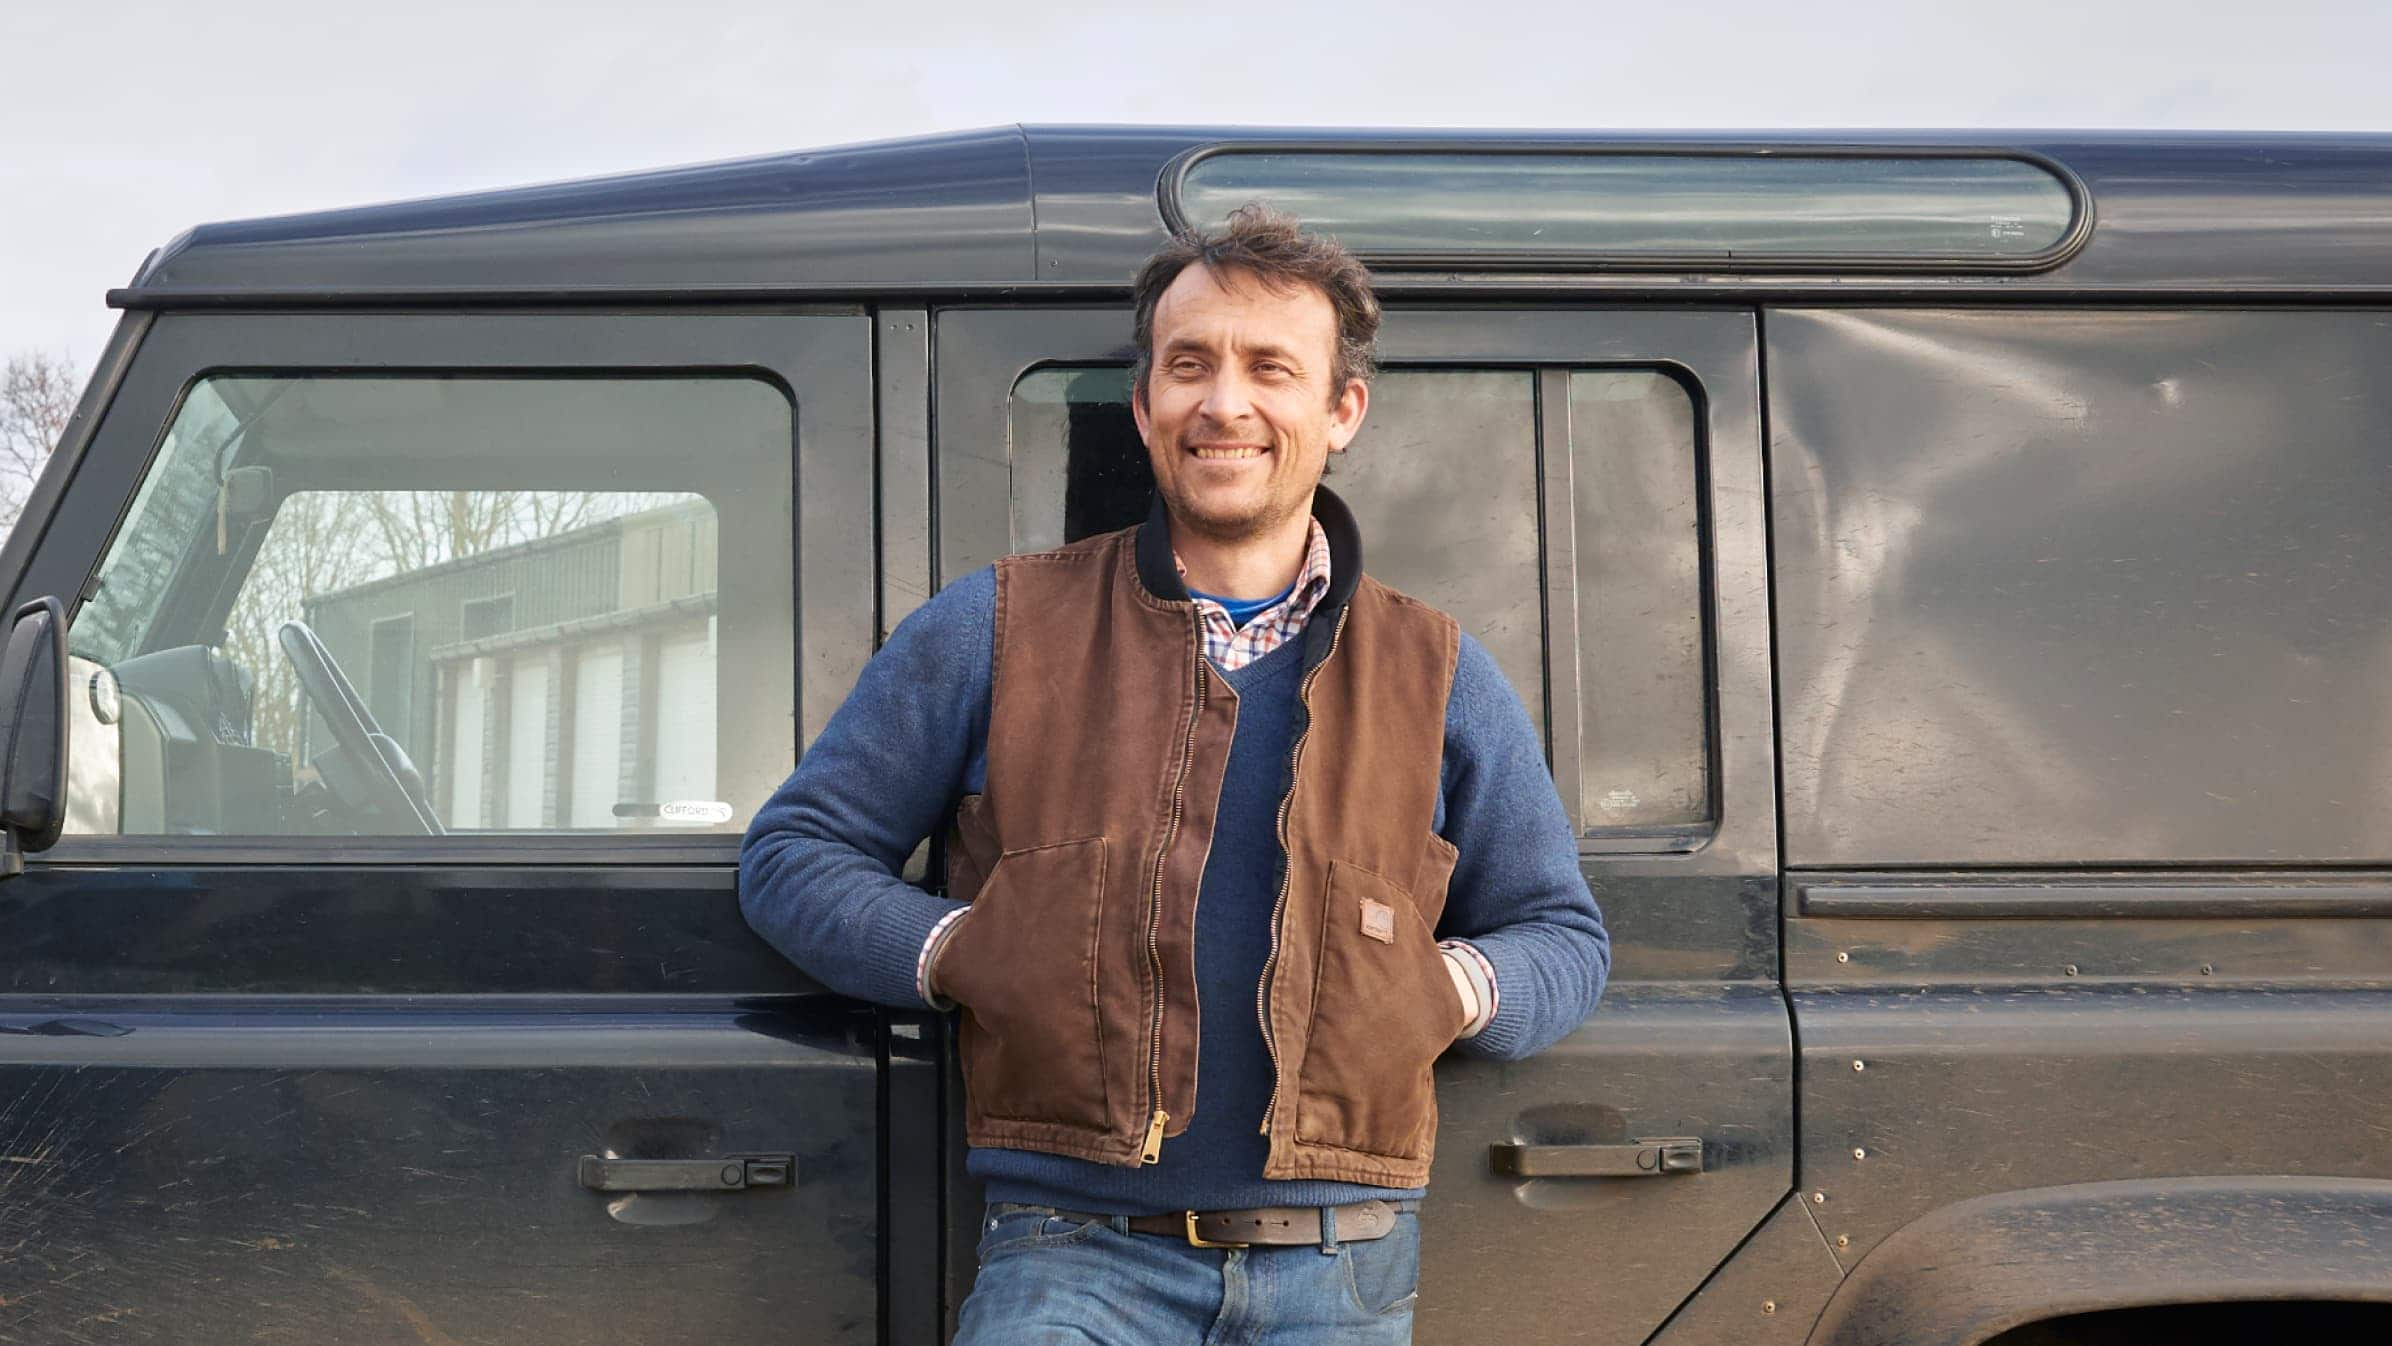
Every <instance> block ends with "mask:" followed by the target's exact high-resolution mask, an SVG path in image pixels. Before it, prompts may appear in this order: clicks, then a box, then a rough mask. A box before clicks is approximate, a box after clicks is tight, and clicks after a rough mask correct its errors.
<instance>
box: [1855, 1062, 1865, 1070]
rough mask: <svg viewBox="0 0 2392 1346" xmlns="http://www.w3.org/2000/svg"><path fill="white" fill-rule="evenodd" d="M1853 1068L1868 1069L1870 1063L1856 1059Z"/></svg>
mask: <svg viewBox="0 0 2392 1346" xmlns="http://www.w3.org/2000/svg"><path fill="white" fill-rule="evenodd" d="M1852 1068H1853V1069H1854V1070H1867V1069H1868V1068H1869V1063H1868V1062H1866V1061H1855V1062H1853V1063H1852Z"/></svg>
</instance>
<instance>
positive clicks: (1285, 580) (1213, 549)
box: [1171, 510, 1312, 598]
mask: <svg viewBox="0 0 2392 1346" xmlns="http://www.w3.org/2000/svg"><path fill="white" fill-rule="evenodd" d="M1311 541H1312V511H1310V510H1304V511H1301V512H1299V513H1297V514H1296V515H1295V516H1294V517H1292V518H1290V519H1288V520H1287V521H1286V522H1285V523H1283V524H1280V525H1279V526H1277V527H1275V528H1273V529H1271V530H1270V531H1269V532H1267V533H1263V534H1259V535H1257V536H1254V537H1247V538H1240V539H1238V540H1236V541H1234V542H1230V541H1222V540H1220V539H1216V538H1210V537H1206V536H1204V535H1202V534H1200V533H1198V532H1197V531H1196V530H1194V529H1192V528H1187V527H1184V526H1182V525H1181V524H1180V522H1179V521H1178V520H1177V519H1173V520H1172V523H1171V546H1172V550H1174V551H1176V552H1178V553H1179V563H1180V565H1181V567H1183V570H1184V573H1183V575H1182V576H1181V578H1182V579H1183V580H1184V581H1185V582H1186V584H1187V586H1188V588H1190V589H1192V590H1194V591H1196V592H1197V593H1204V594H1211V595H1213V596H1214V597H1216V598H1269V597H1272V596H1273V595H1276V594H1282V593H1285V592H1287V588H1288V586H1289V585H1291V584H1294V583H1295V582H1296V575H1297V572H1299V571H1301V570H1303V568H1304V552H1305V550H1306V548H1307V546H1308V545H1309V544H1310V542H1311Z"/></svg>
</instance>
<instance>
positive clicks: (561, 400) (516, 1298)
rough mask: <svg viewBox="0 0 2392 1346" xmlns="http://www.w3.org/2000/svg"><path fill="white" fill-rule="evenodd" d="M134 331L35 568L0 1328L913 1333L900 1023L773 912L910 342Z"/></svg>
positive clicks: (846, 638) (1, 1168)
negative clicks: (758, 815) (895, 1315)
mask: <svg viewBox="0 0 2392 1346" xmlns="http://www.w3.org/2000/svg"><path fill="white" fill-rule="evenodd" d="M144 328H146V329H147V331H146V336H145V337H144V338H143V339H141V340H140V341H139V343H138V349H137V350H136V351H134V353H132V355H131V357H130V360H129V364H128V363H127V362H126V360H125V359H124V358H123V356H124V350H123V347H124V344H125V342H126V341H127V340H129V336H130V334H136V333H140V332H141V331H142V330H143V329H144ZM126 331H127V335H126V336H120V342H119V349H118V350H117V351H116V352H114V353H113V354H112V356H111V360H110V363H109V366H108V367H110V368H112V369H122V370H123V373H122V375H121V383H120V384H117V385H115V386H111V387H105V388H103V389H102V393H103V394H104V396H103V397H101V398H100V399H98V400H99V401H101V402H104V403H105V408H106V409H105V414H104V416H103V417H102V418H101V419H100V420H99V422H98V428H97V430H96V433H95V434H93V435H91V436H89V437H88V438H87V439H86V438H83V437H77V438H75V439H73V440H72V441H71V442H70V444H69V446H68V447H67V448H66V449H63V450H62V451H61V454H62V458H61V461H60V462H59V463H58V464H57V465H56V466H55V467H54V469H53V470H54V474H55V479H56V480H59V481H62V482H63V487H62V488H57V489H54V490H52V491H51V492H50V494H51V496H52V497H53V498H54V500H55V506H54V508H52V509H51V510H50V511H49V512H48V513H47V514H46V515H44V516H41V517H29V518H28V520H27V521H26V524H25V526H26V527H29V528H39V529H41V532H40V535H39V541H38V543H37V544H36V545H35V546H34V547H33V550H32V552H31V555H30V561H29V563H28V565H27V568H26V570H25V571H24V573H22V574H21V575H20V576H19V577H18V583H17V586H16V592H17V594H19V595H22V596H25V597H31V596H35V595H39V594H44V593H54V594H58V595H61V596H64V597H66V598H67V599H68V600H69V601H70V604H71V605H72V606H73V607H74V617H73V623H72V628H71V637H70V647H71V650H72V652H73V655H74V658H73V672H74V678H73V687H74V696H73V701H74V714H75V722H74V727H73V743H72V749H71V754H70V755H71V763H70V778H71V786H70V799H69V801H68V809H69V821H68V828H67V835H66V836H65V838H64V839H63V840H62V841H61V842H60V843H59V844H58V846H57V847H56V848H55V849H53V850H51V851H49V852H47V853H46V854H43V855H39V856H36V857H33V859H32V862H31V863H30V865H29V866H28V868H27V872H26V873H25V874H24V875H23V876H22V877H20V878H16V879H13V880H11V881H9V882H8V883H6V885H5V886H0V948H5V953H0V1156H5V1158H4V1159H0V1338H6V1339H9V1340H24V1341H64V1340H85V1339H96V1338H101V1337H107V1338H113V1339H123V1340H144V1341H235V1340H240V1341H261V1342H262V1341H290V1342H317V1341H340V1342H451V1341H455V1342H498V1341H523V1342H532V1341H540V1342H546V1341H583V1342H653V1341H668V1340H702V1341H708V1342H723V1343H735V1342H765V1341H776V1342H777V1341H788V1340H804V1341H816V1342H833V1341H839V1342H871V1341H875V1340H877V1339H878V1338H879V1335H880V1309H879V1288H878V1284H879V1279H880V1261H881V1256H882V1254H881V1251H880V1240H879V1230H880V1227H881V1223H882V1216H881V1209H880V1207H881V1198H882V1193H881V1183H880V1179H879V1158H878V1150H877V1146H878V1132H877V1118H878V1106H879V1105H878V1101H877V1100H878V1090H879V1081H880V1070H879V1066H878V1060H879V1054H880V1049H879V1047H878V1045H877V1034H876V1031H875V1027H874V1024H875V1019H874V1017H873V1015H872V1014H871V1013H870V1012H869V1011H868V1010H866V1009H865V1008H863V1007H861V1006H858V1005H856V1004H854V1003H852V1002H848V1001H843V1000H840V999H837V998H835V997H832V996H829V995H828V994H826V993H824V992H822V991H821V990H820V989H819V988H817V987H814V986H812V985H810V984H809V983H807V982H806V981H805V980H804V979H802V978H800V977H799V976H798V975H797V974H796V973H795V972H794V971H793V970H792V969H791V968H789V967H788V966H787V964H786V963H784V962H783V960H782V959H781V958H780V957H779V956H778V955H777V954H775V953H774V952H773V951H772V950H771V949H770V948H768V947H767V946H766V945H764V944H763V943H762V942H761V941H760V940H758V939H757V938H756V937H755V936H753V935H752V934H751V933H750V932H749V930H748V929H747V927H746V925H745V923H744V922H743V920H742V918H741V915H740V911H739V907H738V903H737V900H736V891H735V882H736V861H737V854H738V846H739V838H740V834H741V831H742V829H743V828H744V826H745V824H746V823H747V821H748V818H749V815H750V814H751V813H752V811H753V810H754V809H755V808H756V807H757V806H758V805H759V804H760V803H761V802H762V800H763V799H764V798H765V797H766V795H767V794H768V793H769V792H770V791H771V790H772V789H773V788H774V787H775V786H776V785H777V784H778V783H779V782H780V781H781V780H782V779H783V778H784V776H785V775H786V774H787V772H788V771H789V769H790V767H791V765H792V763H793V762H794V760H795V756H796V752H797V749H798V746H799V744H800V743H801V742H803V740H804V738H805V736H806V735H808V734H809V733H811V732H812V731H813V730H814V729H815V728H817V727H819V725H820V724H821V722H822V720H823V718H824V716H825V715H826V714H827V710H828V708H829V707H831V706H834V705H835V704H836V703H837V701H838V699H839V698H840V696H841V695H842V694H843V693H844V692H845V690H846V688H847V685H848V683H849V681H850V680H851V679H852V677H853V675H854V672H855V670H856V668H857V667H859V666H860V664H861V662H862V660H863V659H864V658H865V657H866V655H867V654H868V652H869V650H870V647H871V637H872V627H871V618H872V612H871V599H870V586H871V577H872V538H871V533H870V528H871V522H870V521H871V513H870V500H871V457H870V455H871V444H870V434H871V430H870V427H871V424H872V403H871V397H872V392H871V387H870V370H869V359H870V329H869V324H868V321H867V320H866V319H865V318H864V317H862V316H861V315H857V314H830V313H826V314H813V315H784V316H769V317H767V316H691V315H675V314H650V315H636V316H635V315H628V314H609V315H595V314H593V315H585V316H556V315H529V314H473V315H458V314H441V315H434V314H375V315H350V314H333V313H317V314H288V313H285V314H233V313H218V314H191V313H170V314H166V315H164V316H161V317H158V318H157V319H156V320H155V321H154V322H152V321H150V320H149V319H147V318H145V317H140V316H137V317H135V318H132V319H129V320H128V323H127V329H126ZM104 377H107V378H113V377H115V376H113V375H109V376H104ZM800 516H802V518H801V517H800ZM801 598H802V602H801V601H800V600H801ZM800 613H802V617H800V616H799V614H800Z"/></svg>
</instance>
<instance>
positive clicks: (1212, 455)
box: [1188, 444, 1270, 463]
mask: <svg viewBox="0 0 2392 1346" xmlns="http://www.w3.org/2000/svg"><path fill="white" fill-rule="evenodd" d="M1188 451H1189V452H1191V453H1193V454H1195V455H1196V456H1197V457H1198V458H1199V459H1202V460H1203V461H1205V462H1208V463H1214V462H1234V461H1236V460H1237V459H1240V458H1260V457H1262V456H1263V455H1264V454H1266V453H1269V452H1270V450H1269V449H1268V448H1266V447H1264V446H1262V445H1260V444H1191V445H1189V446H1188Z"/></svg>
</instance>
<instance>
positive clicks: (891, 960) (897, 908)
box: [840, 879, 967, 1009]
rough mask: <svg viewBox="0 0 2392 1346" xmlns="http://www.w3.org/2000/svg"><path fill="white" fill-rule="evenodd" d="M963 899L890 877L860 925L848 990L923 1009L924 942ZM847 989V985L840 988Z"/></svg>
mask: <svg viewBox="0 0 2392 1346" xmlns="http://www.w3.org/2000/svg"><path fill="white" fill-rule="evenodd" d="M966 906H967V904H965V903H961V902H950V901H948V900H947V899H946V898H943V897H936V896H933V895H931V894H929V893H926V892H923V891H922V890H921V889H919V888H916V887H914V886H913V885H911V884H906V883H899V882H897V881H895V880H894V879H891V880H888V881H887V882H886V884H885V886H884V887H882V888H881V889H880V890H878V891H875V892H874V893H873V894H872V898H871V909H870V919H869V921H868V922H866V923H865V929H864V930H863V931H862V934H863V936H864V941H863V946H862V948H861V949H860V950H858V953H859V955H860V957H858V959H857V962H858V963H859V964H860V966H858V967H856V968H855V969H854V971H853V973H851V976H852V978H853V980H854V981H855V983H856V987H855V989H854V990H853V991H852V992H850V993H851V994H857V995H860V997H861V998H862V999H865V1000H869V1001H872V1002H873V1003H875V1004H880V1005H887V1006H890V1007H891V1008H896V1009H927V1008H930V1006H929V1003H928V1002H927V1001H925V1000H924V999H923V998H922V995H921V984H920V983H919V982H917V981H916V980H915V977H916V975H917V972H918V969H919V968H920V967H921V958H922V945H923V944H924V942H926V941H927V940H928V939H929V938H930V932H931V931H932V930H934V929H936V928H937V926H938V923H939V922H940V921H941V920H942V919H944V918H945V917H946V916H947V915H948V913H950V912H957V911H963V910H965V909H966ZM840 989H842V990H845V989H847V988H844V987H842V988H840Z"/></svg>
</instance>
